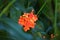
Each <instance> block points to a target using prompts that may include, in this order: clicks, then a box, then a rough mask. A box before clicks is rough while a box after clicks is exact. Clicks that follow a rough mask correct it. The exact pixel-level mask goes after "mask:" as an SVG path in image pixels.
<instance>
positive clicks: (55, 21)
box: [54, 0, 57, 34]
mask: <svg viewBox="0 0 60 40" xmlns="http://www.w3.org/2000/svg"><path fill="white" fill-rule="evenodd" d="M56 23H57V0H55V17H54V29H55V34H56V33H57V24H56Z"/></svg>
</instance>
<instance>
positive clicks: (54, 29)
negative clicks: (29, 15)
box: [0, 0, 60, 40]
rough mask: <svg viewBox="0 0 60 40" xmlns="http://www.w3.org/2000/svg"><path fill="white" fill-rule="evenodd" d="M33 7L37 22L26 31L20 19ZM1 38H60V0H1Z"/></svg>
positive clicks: (20, 39)
mask: <svg viewBox="0 0 60 40" xmlns="http://www.w3.org/2000/svg"><path fill="white" fill-rule="evenodd" d="M32 9H34V10H35V11H34V12H35V14H36V15H38V21H37V22H36V23H37V24H36V26H35V28H34V29H31V30H30V31H28V32H24V31H23V29H22V26H21V25H19V24H18V19H19V17H20V16H21V15H22V14H23V12H31V10H32ZM51 34H54V36H55V37H54V38H51ZM56 34H57V36H56ZM0 40H60V0H0Z"/></svg>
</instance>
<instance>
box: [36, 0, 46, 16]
mask: <svg viewBox="0 0 60 40" xmlns="http://www.w3.org/2000/svg"><path fill="white" fill-rule="evenodd" d="M46 2H47V0H46ZM46 2H45V3H44V4H43V5H42V7H41V8H40V10H39V11H38V12H37V15H38V14H39V12H41V11H42V9H43V8H44V7H45V5H46Z"/></svg>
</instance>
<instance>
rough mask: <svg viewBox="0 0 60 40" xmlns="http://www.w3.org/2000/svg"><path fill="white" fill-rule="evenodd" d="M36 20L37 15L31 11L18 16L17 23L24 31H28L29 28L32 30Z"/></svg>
mask: <svg viewBox="0 0 60 40" xmlns="http://www.w3.org/2000/svg"><path fill="white" fill-rule="evenodd" d="M37 19H38V18H37V15H35V14H34V12H33V10H32V11H31V12H30V13H24V14H23V15H22V16H20V18H19V20H18V23H19V24H21V25H22V26H24V31H28V30H30V28H34V26H35V24H36V23H35V22H36V20H37Z"/></svg>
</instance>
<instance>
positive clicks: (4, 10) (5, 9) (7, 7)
mask: <svg viewBox="0 0 60 40" xmlns="http://www.w3.org/2000/svg"><path fill="white" fill-rule="evenodd" d="M15 1H16V0H12V1H11V2H10V3H9V4H8V5H7V6H6V7H5V8H4V9H3V10H2V12H1V13H0V17H1V16H2V15H3V14H4V13H6V11H7V10H8V9H9V7H10V6H11V5H12V4H13V3H14V2H15Z"/></svg>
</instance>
